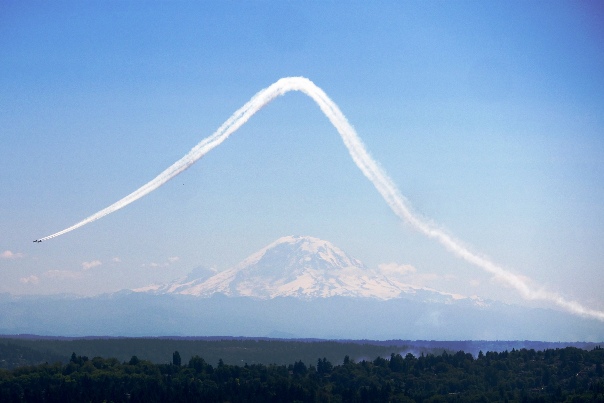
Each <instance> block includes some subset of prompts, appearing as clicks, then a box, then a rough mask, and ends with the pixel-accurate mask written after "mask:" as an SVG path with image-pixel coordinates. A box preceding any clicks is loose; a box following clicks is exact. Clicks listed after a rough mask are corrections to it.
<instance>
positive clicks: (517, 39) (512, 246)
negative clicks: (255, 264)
mask: <svg viewBox="0 0 604 403" xmlns="http://www.w3.org/2000/svg"><path fill="white" fill-rule="evenodd" d="M602 20H604V9H603V7H602V6H601V4H598V2H548V3H547V4H546V3H538V2H500V3H495V2H404V3H402V2H377V4H365V3H364V2H356V3H352V4H346V5H343V4H341V3H339V2H333V3H326V2H313V3H311V4H307V3H306V2H279V3H278V2H253V3H249V4H248V3H243V2H241V3H239V2H192V3H186V2H157V3H150V4H149V3H142V2H141V3H138V2H86V3H84V2H58V3H55V2H53V3H44V2H29V3H27V2H26V3H25V4H22V2H3V3H2V5H1V6H0V139H1V140H2V142H1V143H0V144H2V148H1V157H0V185H1V190H0V192H1V193H0V292H9V293H13V294H22V293H28V294H31V293H44V294H49V293H62V292H68V293H78V294H85V295H91V294H98V293H101V292H110V291H116V290H119V289H122V288H132V287H139V286H143V285H146V284H149V283H152V282H162V281H167V280H170V279H173V278H177V277H180V276H182V275H184V274H186V273H187V272H189V271H190V270H191V269H193V268H194V267H196V266H199V265H204V266H211V267H216V268H217V269H226V268H228V267H230V266H232V265H233V264H235V263H237V262H239V261H240V260H242V259H243V258H245V257H246V256H248V255H249V254H251V253H253V252H255V251H256V250H258V249H260V248H261V247H264V246H266V245H267V244H269V243H270V242H272V241H274V240H275V239H277V238H279V237H281V236H284V235H290V234H300V235H311V236H316V237H319V238H322V239H325V240H328V241H330V242H332V243H333V244H335V245H337V246H338V247H340V248H342V249H343V250H345V251H346V252H348V253H349V254H351V255H353V256H355V257H357V258H359V259H360V260H362V261H363V262H364V263H366V264H367V265H369V266H371V267H378V265H381V264H382V265H384V264H388V265H389V266H388V267H389V268H392V267H393V266H392V264H393V263H394V264H398V265H411V266H413V267H414V268H415V269H416V271H415V272H413V271H409V270H407V271H406V273H408V276H409V282H411V283H417V284H420V285H427V286H432V287H434V288H438V289H441V290H444V291H450V292H456V293H461V294H466V295H472V294H478V295H480V296H483V297H486V298H495V299H502V300H505V301H509V302H521V301H520V300H519V297H518V296H517V294H516V293H515V292H514V291H513V290H511V289H508V288H506V287H503V286H502V285H501V284H499V283H497V282H494V281H493V280H492V279H491V278H490V277H489V276H488V275H486V274H484V273H483V272H481V271H480V270H478V269H476V268H474V267H472V266H470V265H468V264H467V263H464V262H462V261H460V260H459V259H457V258H455V257H453V256H452V255H450V254H449V253H448V252H447V251H446V250H444V249H443V248H442V247H441V246H440V245H439V244H437V243H435V242H434V241H432V240H430V239H426V238H425V237H424V236H423V235H421V234H419V233H417V232H415V231H414V230H413V229H412V228H410V227H409V226H408V225H405V224H402V223H401V222H400V221H399V220H398V219H397V218H396V217H395V216H394V215H393V214H392V212H391V211H390V210H389V208H388V207H387V205H386V204H385V203H384V202H383V200H382V199H381V197H380V196H379V194H378V193H377V192H376V191H375V190H374V189H373V187H372V185H371V184H370V183H369V182H368V181H367V180H366V179H365V178H364V177H363V176H362V174H361V173H360V172H359V171H358V169H357V168H356V167H355V166H354V163H353V162H352V161H351V159H350V157H349V156H348V154H347V152H346V149H345V148H344V146H343V144H342V143H341V140H340V138H339V136H338V135H337V133H336V131H335V129H333V127H332V126H331V125H330V124H329V122H328V121H327V119H326V118H325V117H324V116H323V115H322V114H321V112H320V111H319V109H318V108H317V107H316V105H315V104H314V103H313V102H312V101H311V100H309V99H308V98H306V97H304V96H303V95H301V94H287V95H286V96H285V97H282V98H280V99H278V100H276V101H275V102H274V103H273V104H271V105H269V106H268V107H267V108H265V109H264V110H263V111H261V112H260V113H259V114H257V115H256V116H254V117H253V118H252V119H251V121H250V122H249V123H248V124H247V125H246V126H244V127H243V128H242V129H241V130H240V131H239V132H237V133H235V134H234V135H233V136H232V138H230V139H228V140H227V141H226V142H225V143H224V144H222V145H221V146H220V147H219V148H217V149H215V150H213V151H212V152H210V153H209V154H208V155H207V156H205V157H204V158H202V159H201V160H200V161H199V162H198V163H197V164H196V165H195V166H193V167H192V168H190V169H189V170H188V171H186V172H184V173H183V174H181V175H180V176H178V177H177V178H175V179H174V180H173V181H172V182H170V183H168V184H167V185H165V186H164V187H162V188H160V189H159V190H157V191H156V192H154V193H152V194H151V195H149V196H147V197H145V198H144V199H142V200H139V201H138V202H136V203H134V204H132V205H130V206H128V207H126V208H125V209H123V210H121V211H119V212H117V213H114V214H112V215H110V216H108V217H105V218H103V219H102V220H100V221H97V222H95V223H92V224H89V225H87V226H85V227H83V228H80V229H78V230H76V231H74V232H71V233H69V234H66V235H64V236H61V237H59V238H56V239H53V240H50V241H48V242H43V243H41V244H34V243H32V242H31V241H32V240H33V239H37V238H40V237H43V236H46V235H49V234H51V233H54V232H56V231H59V230H61V229H63V228H65V227H67V226H70V225H72V224H74V223H75V222H77V221H80V220H81V219H83V218H85V217H87V216H89V215H90V214H92V213H94V212H96V211H98V210H99V209H101V208H103V207H106V206H107V205H109V204H111V203H113V202H115V201H116V200H118V199H120V198H121V197H123V196H125V195H126V194H128V193H130V192H131V191H133V190H135V189H136V188H137V187H139V186H140V185H142V184H143V183H145V182H147V181H148V180H150V179H152V178H153V177H154V176H155V175H156V174H158V173H159V172H161V171H162V170H163V169H165V168H166V167H167V166H168V165H170V164H171V163H173V162H174V161H176V160H177V159H178V158H180V157H181V156H182V155H184V154H185V153H186V152H187V151H189V149H190V148H191V147H193V146H194V145H195V144H197V142H199V141H200V140H201V139H202V138H204V137H206V136H208V135H209V134H211V133H212V132H213V131H214V130H215V129H216V128H218V126H220V124H222V122H223V121H224V120H225V119H227V118H228V117H229V116H230V114H231V113H232V112H234V111H235V110H236V109H237V108H239V107H240V106H241V105H243V103H245V102H246V101H247V100H249V98H250V97H251V96H252V95H254V94H255V93H256V92H257V91H259V90H260V89H262V88H265V87H266V86H268V85H270V84H271V83H273V82H274V81H276V80H277V79H279V78H280V77H284V76H296V75H302V76H305V77H308V78H310V79H311V80H313V81H314V82H315V83H316V84H317V85H318V86H320V87H321V88H323V90H324V91H325V92H326V93H327V94H328V95H329V96H330V97H331V98H332V99H333V100H334V101H335V102H336V103H337V104H338V105H339V106H340V108H341V110H342V111H343V112H344V114H345V115H346V116H347V117H348V119H349V121H350V122H351V123H352V124H353V125H354V126H355V128H356V130H357V132H358V133H359V135H360V136H361V138H362V139H363V140H364V142H365V143H366V146H367V148H368V149H369V151H370V152H371V154H372V155H373V157H374V158H376V159H377V160H378V161H379V162H380V164H381V165H382V167H383V168H384V169H385V170H386V171H387V172H388V173H389V175H390V176H391V177H392V179H393V180H394V182H395V183H396V184H397V185H398V186H399V189H400V191H401V193H402V194H403V195H405V196H406V197H407V199H408V200H409V201H410V203H411V205H412V206H413V207H414V210H415V211H416V212H418V213H420V214H422V215H423V216H424V217H427V218H429V219H432V220H433V221H434V222H435V223H437V224H438V225H440V226H442V227H443V228H445V229H446V230H447V231H448V232H450V233H452V234H453V235H455V236H456V237H457V238H459V239H461V240H463V241H464V242H466V244H467V245H468V246H469V247H470V248H471V249H472V250H474V251H476V252H479V253H482V254H485V255H487V256H489V257H490V258H492V259H493V260H494V261H496V262H497V263H498V264H500V265H502V266H504V267H506V268H508V269H509V270H511V271H513V272H515V273H518V274H521V275H524V276H527V277H528V278H530V279H531V280H532V281H533V283H534V284H535V285H536V286H540V285H543V286H545V287H547V288H548V289H549V290H552V291H555V292H559V293H561V294H563V295H564V296H566V297H568V298H570V299H576V300H578V301H580V302H581V303H583V304H585V305H587V306H589V307H591V308H596V309H604V298H602V292H601V290H602V286H603V285H604V277H603V276H602V274H601V273H602V268H603V266H604V247H602V239H604V203H603V202H602V201H603V200H604V197H603V196H604V186H602V183H604V74H603V72H604V45H602V44H603V43H604V27H603V26H602V24H601V21H602ZM406 267H408V266H406Z"/></svg>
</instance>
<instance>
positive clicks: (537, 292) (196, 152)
mask: <svg viewBox="0 0 604 403" xmlns="http://www.w3.org/2000/svg"><path fill="white" fill-rule="evenodd" d="M290 91H300V92H302V93H304V94H306V95H307V96H309V97H310V98H312V100H313V101H315V103H316V104H317V105H318V106H319V108H320V109H321V111H322V112H323V113H324V114H325V116H326V117H327V118H328V119H329V121H330V122H331V124H332V125H333V126H334V127H335V128H336V130H337V131H338V133H339V134H340V137H341V138H342V141H343V142H344V144H345V145H346V148H347V149H348V152H349V153H350V156H351V157H352V159H353V161H354V163H355V164H356V165H357V167H358V168H359V169H360V170H361V172H362V173H363V175H365V177H367V179H369V180H370V181H371V183H372V184H373V185H374V187H375V188H376V190H377V191H378V192H379V193H380V195H381V196H382V198H383V199H384V201H385V202H386V203H387V204H388V206H389V207H390V208H391V209H392V211H393V212H394V214H396V215H397V216H398V217H399V218H401V219H402V220H403V221H406V222H407V223H409V224H410V225H411V226H412V227H414V228H415V229H416V230H418V231H419V232H421V233H423V234H424V235H426V236H428V237H430V238H434V239H436V240H437V241H438V242H439V243H440V244H441V245H443V246H444V247H445V248H446V249H448V250H449V251H451V252H452V253H453V254H455V255H456V256H458V257H459V258H461V259H464V260H466V261H467V262H469V263H471V264H473V265H475V266H477V267H479V268H481V269H482V270H484V271H486V272H488V273H490V274H492V275H493V276H494V277H495V278H496V279H498V280H500V281H503V282H504V283H506V284H508V285H510V286H512V287H513V288H514V289H516V291H518V293H519V294H520V295H521V296H522V297H523V298H525V299H529V300H546V301H550V302H553V303H555V304H556V305H558V306H559V307H561V308H563V309H564V310H566V311H568V312H571V313H573V314H575V315H580V316H584V317H590V318H594V319H598V320H600V321H604V312H602V311H597V310H593V309H589V308H586V307H584V306H582V305H581V304H580V303H578V302H576V301H569V300H567V299H565V298H563V297H562V296H560V295H558V294H556V293H553V292H549V291H546V290H544V289H533V288H531V287H530V286H529V284H528V283H527V282H526V281H525V280H524V279H523V278H522V277H520V276H519V275H516V274H514V273H512V272H511V271H509V270H506V269H504V268H503V267H501V266H499V265H497V264H495V263H494V262H492V261H490V260H489V259H487V258H485V257H483V256H480V255H478V254H476V253H474V252H471V251H470V250H469V249H468V248H466V247H465V246H463V244H462V243H461V242H460V241H458V240H456V239H455V238H454V237H452V236H451V235H449V234H447V233H445V232H444V231H443V230H441V229H439V228H437V227H436V226H435V225H433V224H431V223H430V222H428V221H426V220H424V219H422V218H421V217H420V216H419V215H417V214H414V213H413V212H412V211H411V209H410V208H409V205H408V202H407V201H406V199H405V198H404V197H403V196H402V194H401V193H400V192H399V190H398V189H397V187H396V185H395V184H394V182H393V181H392V179H390V177H389V176H388V175H387V174H386V172H385V171H384V170H382V169H381V168H380V166H379V165H378V164H377V162H376V161H375V160H374V159H373V158H372V157H371V156H370V155H369V153H368V152H367V149H366V148H365V146H364V145H363V142H362V141H361V139H360V138H359V136H358V135H357V133H356V131H355V130H354V128H353V127H352V126H351V125H350V123H348V120H347V119H346V117H345V116H344V114H343V113H342V112H341V111H340V108H338V106H337V105H336V104H335V103H334V102H333V101H332V100H331V99H330V98H329V97H328V96H327V94H326V93H325V92H324V91H323V90H322V89H321V88H319V87H317V86H316V85H315V84H314V83H313V82H312V81H310V80H309V79H307V78H305V77H286V78H282V79H280V80H278V81H277V82H275V83H274V84H272V85H270V86H269V87H267V88H265V89H263V90H261V91H260V92H258V93H257V94H256V95H254V96H253V97H252V98H251V99H250V100H249V101H248V102H247V103H246V104H245V105H243V106H242V107H241V108H239V109H238V110H237V111H235V113H233V115H231V117H230V118H228V119H227V120H226V121H225V122H224V123H223V124H222V125H221V126H220V127H219V128H218V130H216V131H215V132H214V133H213V134H212V135H210V136H209V137H206V138H205V139H203V140H202V141H201V142H199V144H197V145H196V146H195V147H193V148H192V149H191V151H189V152H188V153H187V154H186V155H185V156H184V157H182V158H181V159H179V160H178V161H176V162H175V163H174V164H172V165H171V166H169V167H168V168H167V169H166V170H164V171H163V172H162V173H160V174H159V175H158V176H156V177H155V178H154V179H152V180H151V181H149V182H147V183H146V184H144V185H143V186H141V187H140V188H138V189H137V190H135V191H134V192H132V193H130V194H129V195H127V196H126V197H124V198H122V199H120V200H118V201H117V202H115V203H113V204H112V205H110V206H108V207H106V208H104V209H102V210H100V211H98V212H96V213H95V214H93V215H91V216H90V217H87V218H85V219H84V220H82V221H80V222H78V223H76V224H74V225H72V226H71V227H68V228H65V229H64V230H61V231H59V232H56V233H54V234H51V235H48V236H46V237H44V238H40V239H39V240H37V241H45V240H49V239H52V238H56V237H58V236H60V235H63V234H66V233H68V232H70V231H73V230H75V229H77V228H80V227H82V226H84V225H86V224H89V223H91V222H93V221H96V220H98V219H100V218H102V217H104V216H106V215H108V214H111V213H113V212H115V211H117V210H119V209H121V208H123V207H125V206H127V205H128V204H130V203H132V202H134V201H136V200H138V199H140V198H141V197H143V196H145V195H147V194H149V193H151V192H152V191H154V190H155V189H157V188H159V187H160V186H162V185H163V184H165V183H166V182H168V181H169V180H170V179H172V178H174V177H175V176H176V175H178V174H180V173H181V172H183V171H185V170H186V169H187V168H189V167H190V166H191V165H193V164H194V163H195V162H196V161H197V160H199V159H200V158H201V157H203V156H204V155H205V154H207V153H208V152H209V151H211V150H212V149H214V148H215V147H217V146H219V145H220V144H221V143H222V142H223V141H225V140H226V139H227V138H228V137H229V136H230V135H231V134H233V133H234V132H235V131H237V129H239V128H240V127H241V126H243V125H244V124H245V123H246V122H247V121H248V120H249V119H250V118H251V117H252V116H253V115H254V114H256V113H257V112H258V111H259V110H261V109H262V108H263V107H264V106H266V105H268V104H269V103H270V102H271V101H273V100H274V99H275V98H277V97H279V96H281V95H284V94H286V93H288V92H290Z"/></svg>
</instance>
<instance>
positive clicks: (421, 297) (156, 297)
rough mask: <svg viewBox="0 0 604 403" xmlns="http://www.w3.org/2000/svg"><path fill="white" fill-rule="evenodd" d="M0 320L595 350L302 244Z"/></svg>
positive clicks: (155, 331)
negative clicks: (549, 344) (554, 344)
mask: <svg viewBox="0 0 604 403" xmlns="http://www.w3.org/2000/svg"><path fill="white" fill-rule="evenodd" d="M0 312H2V315H0V334H20V333H30V334H42V335H57V336H88V335H103V336H137V337H138V336H162V335H171V336H215V335H230V336H246V337H259V336H270V337H280V338H323V339H377V340H388V339H406V340H417V339H424V340H542V341H591V342H601V341H602V340H604V324H603V323H602V322H600V321H597V320H593V319H586V318H581V317H577V316H574V315H570V314H568V313H566V312H561V311H557V310H552V309H538V308H528V307H525V306H520V305H510V304H504V303H501V302H497V301H491V300H484V299H481V298H479V297H466V296H462V295H456V294H450V293H445V292H440V291H438V290H434V289H430V288H423V287H418V286H414V285H411V284H406V283H404V282H403V281H401V280H400V278H399V277H397V276H393V275H392V273H391V272H388V271H384V270H380V269H379V268H378V269H372V268H369V267H366V266H365V265H364V264H363V263H362V262H360V261H359V260H358V259H355V258H354V257H351V256H349V255H348V254H346V253H345V252H344V251H342V250H341V249H339V248H337V247H336V246H334V245H332V244H331V243H329V242H327V241H324V240H320V239H317V238H313V237H308V236H286V237H283V238H280V239H278V240H276V241H275V242H273V243H272V244H270V245H268V246H266V247H265V248H263V249H261V250H260V251H258V252H256V253H254V254H252V255H251V256H249V257H248V258H247V259H245V260H244V261H242V262H241V263H239V264H238V265H236V266H234V267H232V268H230V269H227V270H224V271H220V272H218V271H216V270H213V269H205V268H198V269H195V270H193V271H192V272H191V273H190V274H189V275H188V276H186V277H184V278H181V279H178V280H175V281H173V282H170V283H168V284H153V285H149V286H146V287H142V288H138V289H135V290H123V291H119V292H117V293H113V294H104V295H99V296H96V297H85V298H84V297H75V296H13V295H9V294H0Z"/></svg>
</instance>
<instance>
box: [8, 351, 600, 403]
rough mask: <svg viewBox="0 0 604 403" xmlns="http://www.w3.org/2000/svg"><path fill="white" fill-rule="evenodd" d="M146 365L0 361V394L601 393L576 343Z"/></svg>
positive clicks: (331, 397) (324, 396)
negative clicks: (281, 361) (9, 365)
mask: <svg viewBox="0 0 604 403" xmlns="http://www.w3.org/2000/svg"><path fill="white" fill-rule="evenodd" d="M168 358H169V359H170V360H171V363H168V364H153V363H151V362H149V361H145V360H140V359H139V358H137V357H136V356H133V357H131V358H130V359H129V360H128V361H127V362H120V361H119V360H117V359H115V358H100V357H95V358H92V359H89V358H87V357H85V356H78V355H76V354H75V353H74V354H72V356H71V358H70V361H69V362H68V363H67V364H60V363H57V364H41V365H37V366H31V367H21V368H18V369H15V370H12V371H7V370H0V401H2V402H21V401H46V402H80V401H92V402H102V401H116V402H122V401H124V402H125V401H130V402H155V401H157V402H165V401H208V402H224V401H230V402H250V401H257V402H271V401H274V402H281V401H292V402H293V401H301V402H315V401H319V402H339V401H342V402H373V401H375V402H385V401H399V402H412V401H426V402H431V401H433V402H436V401H441V402H442V401H452V402H453V401H510V402H520V401H556V402H557V401H560V402H563V401H580V402H583V401H595V402H602V401H604V374H603V369H602V365H603V364H604V350H603V349H601V348H599V347H597V348H595V349H593V350H591V351H586V350H581V349H577V348H573V347H567V348H564V349H555V350H545V351H535V350H532V349H531V350H527V349H521V350H512V351H510V352H507V351H506V352H502V353H496V352H487V353H486V354H483V353H482V352H481V353H479V355H478V357H477V358H474V357H473V356H472V355H471V354H469V353H464V352H463V351H459V352H457V353H454V354H448V353H446V352H445V353H443V354H442V355H432V354H427V355H424V354H421V355H420V356H419V357H416V356H414V355H412V354H406V355H405V356H404V357H403V356H402V355H400V354H394V353H393V354H391V356H390V357H389V359H385V358H382V357H378V358H376V359H374V360H361V361H360V362H354V361H353V360H351V359H350V358H349V357H348V356H346V357H344V358H343V360H342V364H341V365H334V364H333V363H332V362H331V361H329V360H328V359H326V358H320V359H318V360H315V361H313V362H303V361H296V362H293V363H291V364H288V365H276V364H274V365H264V364H252V365H249V364H247V363H246V364H244V365H229V364H225V363H224V362H223V361H222V360H219V362H218V364H217V365H216V366H213V365H211V364H209V363H208V362H206V361H205V360H204V359H203V358H201V357H199V356H194V357H192V358H191V359H190V360H188V362H183V361H182V358H181V355H180V353H179V352H177V351H175V352H173V354H172V355H171V357H168Z"/></svg>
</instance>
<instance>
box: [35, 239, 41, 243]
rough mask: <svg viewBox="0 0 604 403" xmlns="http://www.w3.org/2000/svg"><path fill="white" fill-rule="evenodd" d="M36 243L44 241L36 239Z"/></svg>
mask: <svg viewBox="0 0 604 403" xmlns="http://www.w3.org/2000/svg"><path fill="white" fill-rule="evenodd" d="M34 242H37V243H40V242H42V240H40V239H36V240H34Z"/></svg>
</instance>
